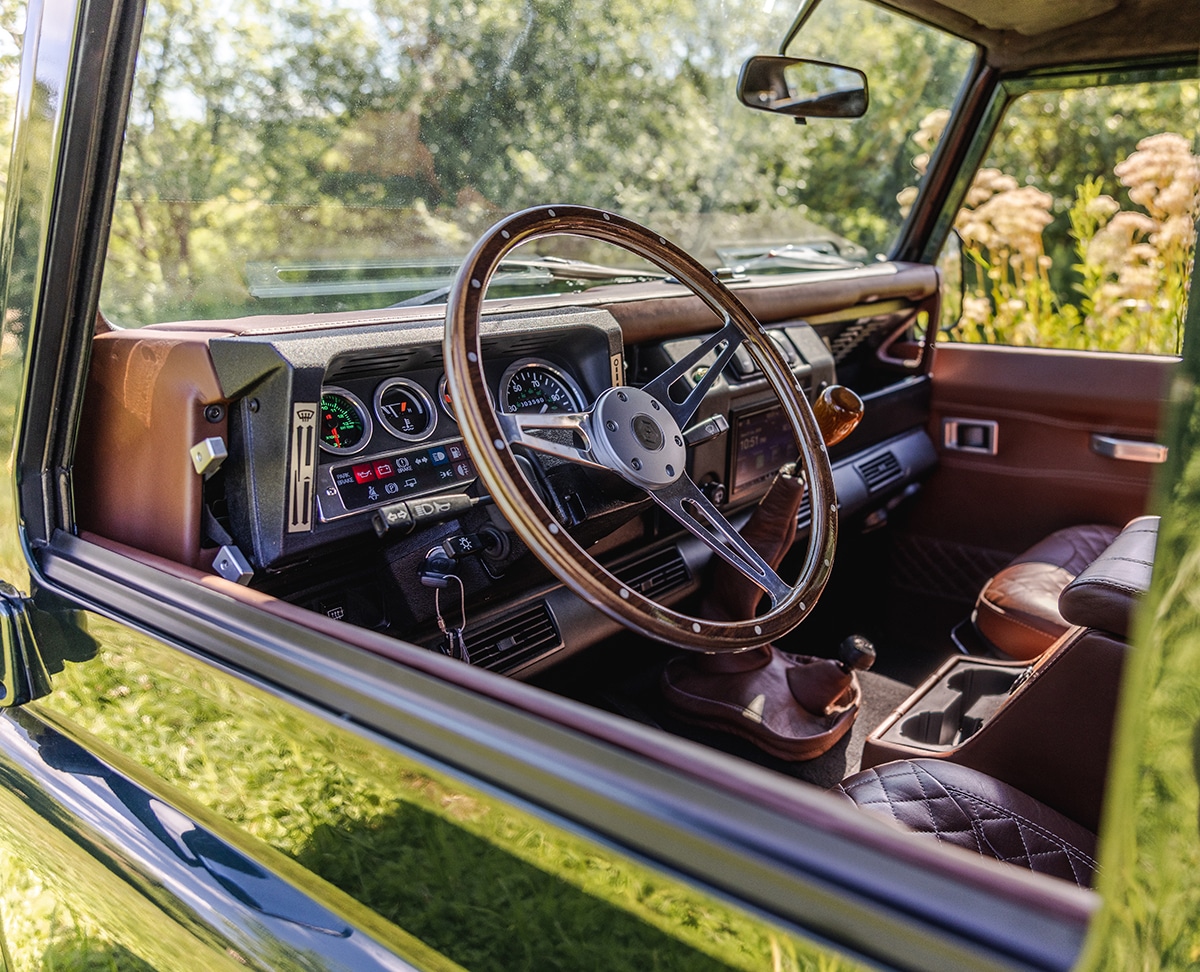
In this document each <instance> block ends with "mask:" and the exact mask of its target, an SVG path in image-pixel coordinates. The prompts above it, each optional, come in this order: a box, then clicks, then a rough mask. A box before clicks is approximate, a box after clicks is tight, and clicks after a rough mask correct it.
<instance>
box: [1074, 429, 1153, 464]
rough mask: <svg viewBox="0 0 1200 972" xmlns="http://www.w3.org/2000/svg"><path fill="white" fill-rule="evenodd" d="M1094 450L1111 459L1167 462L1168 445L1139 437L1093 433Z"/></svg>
mask: <svg viewBox="0 0 1200 972" xmlns="http://www.w3.org/2000/svg"><path fill="white" fill-rule="evenodd" d="M1092 451H1093V452H1097V453H1099V454H1100V455H1102V456H1108V457H1109V458H1110V459H1123V460H1125V461H1126V462H1166V461H1167V447H1166V446H1165V445H1159V444H1158V443H1157V442H1140V441H1138V440H1137V439H1117V438H1114V437H1113V436H1111V435H1101V434H1100V433H1099V432H1093V433H1092Z"/></svg>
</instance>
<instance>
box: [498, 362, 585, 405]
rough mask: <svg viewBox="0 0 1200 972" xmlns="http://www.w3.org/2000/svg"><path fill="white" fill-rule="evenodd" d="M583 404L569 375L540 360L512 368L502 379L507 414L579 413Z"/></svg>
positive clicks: (501, 389) (501, 399) (578, 391)
mask: <svg viewBox="0 0 1200 972" xmlns="http://www.w3.org/2000/svg"><path fill="white" fill-rule="evenodd" d="M583 401H584V398H583V392H581V391H580V390H579V386H578V385H577V384H575V382H574V381H573V380H572V379H571V378H570V377H569V376H568V375H566V374H564V373H563V372H562V371H559V370H558V369H557V368H556V367H554V365H552V364H550V363H549V362H548V361H541V360H539V359H537V358H526V359H525V360H523V361H518V362H516V363H514V364H512V365H510V366H509V367H508V368H507V369H506V370H505V372H504V376H503V377H502V378H501V379H500V410H501V411H504V412H537V413H545V412H578V411H579V410H580V409H581V408H582V407H583Z"/></svg>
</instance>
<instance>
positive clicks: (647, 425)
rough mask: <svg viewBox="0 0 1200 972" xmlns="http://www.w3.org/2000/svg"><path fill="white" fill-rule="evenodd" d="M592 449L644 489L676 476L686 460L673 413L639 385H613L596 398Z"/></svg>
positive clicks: (624, 476)
mask: <svg viewBox="0 0 1200 972" xmlns="http://www.w3.org/2000/svg"><path fill="white" fill-rule="evenodd" d="M592 449H593V451H594V452H595V455H596V458H597V459H598V460H599V461H600V462H601V464H602V465H605V466H607V467H608V468H609V469H611V470H612V471H613V472H615V473H617V474H618V475H620V476H622V477H623V478H625V479H626V480H628V481H629V482H631V483H633V484H634V485H635V486H641V487H642V488H643V489H656V488H659V487H662V486H668V485H670V484H671V483H673V482H675V480H677V479H678V478H679V476H680V475H681V474H682V473H683V469H684V465H685V464H686V462H687V448H686V447H685V446H684V444H683V433H682V432H681V431H680V429H679V425H678V424H677V423H676V421H675V419H674V417H673V416H672V415H671V413H670V411H669V410H668V409H666V408H664V407H663V405H662V404H661V403H660V402H659V401H658V399H657V398H655V397H654V396H653V395H649V394H647V393H646V392H644V391H643V390H642V389H640V388H629V387H621V388H609V389H607V390H606V391H605V392H604V393H603V394H601V395H600V397H599V398H598V399H597V400H596V404H595V406H594V407H593V409H592Z"/></svg>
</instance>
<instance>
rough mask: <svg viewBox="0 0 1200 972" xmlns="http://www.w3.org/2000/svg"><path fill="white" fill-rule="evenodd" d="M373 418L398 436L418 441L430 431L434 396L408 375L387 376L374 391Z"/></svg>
mask: <svg viewBox="0 0 1200 972" xmlns="http://www.w3.org/2000/svg"><path fill="white" fill-rule="evenodd" d="M375 417H376V418H377V419H379V421H380V423H381V424H382V425H383V427H384V428H385V429H387V430H388V431H389V432H391V433H392V435H394V436H396V438H398V439H405V440H407V441H409V442H419V441H420V440H421V439H426V438H428V437H429V436H430V435H432V434H433V427H434V426H435V425H436V424H437V416H436V415H435V414H434V411H433V399H432V398H431V397H430V396H429V392H427V391H426V390H425V389H424V388H422V387H421V386H420V385H418V384H417V383H416V382H415V381H409V380H408V379H407V378H390V379H388V380H387V381H385V382H384V383H383V384H382V385H380V386H379V387H378V388H377V389H376V390H375Z"/></svg>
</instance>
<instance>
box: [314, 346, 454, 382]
mask: <svg viewBox="0 0 1200 972" xmlns="http://www.w3.org/2000/svg"><path fill="white" fill-rule="evenodd" d="M428 350H429V349H426V348H377V349H375V350H374V351H371V352H369V353H367V354H343V355H338V357H337V358H336V359H334V361H332V362H331V363H330V366H329V370H328V371H327V372H326V373H325V381H326V383H327V384H332V383H333V382H335V381H337V380H338V379H340V378H374V377H381V376H384V375H399V374H403V373H404V372H405V371H408V370H409V369H411V368H414V367H421V366H427V365H429V364H431V363H432V362H431V361H430V360H429V354H428ZM438 358H439V360H440V358H441V355H438ZM414 359H416V360H414Z"/></svg>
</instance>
